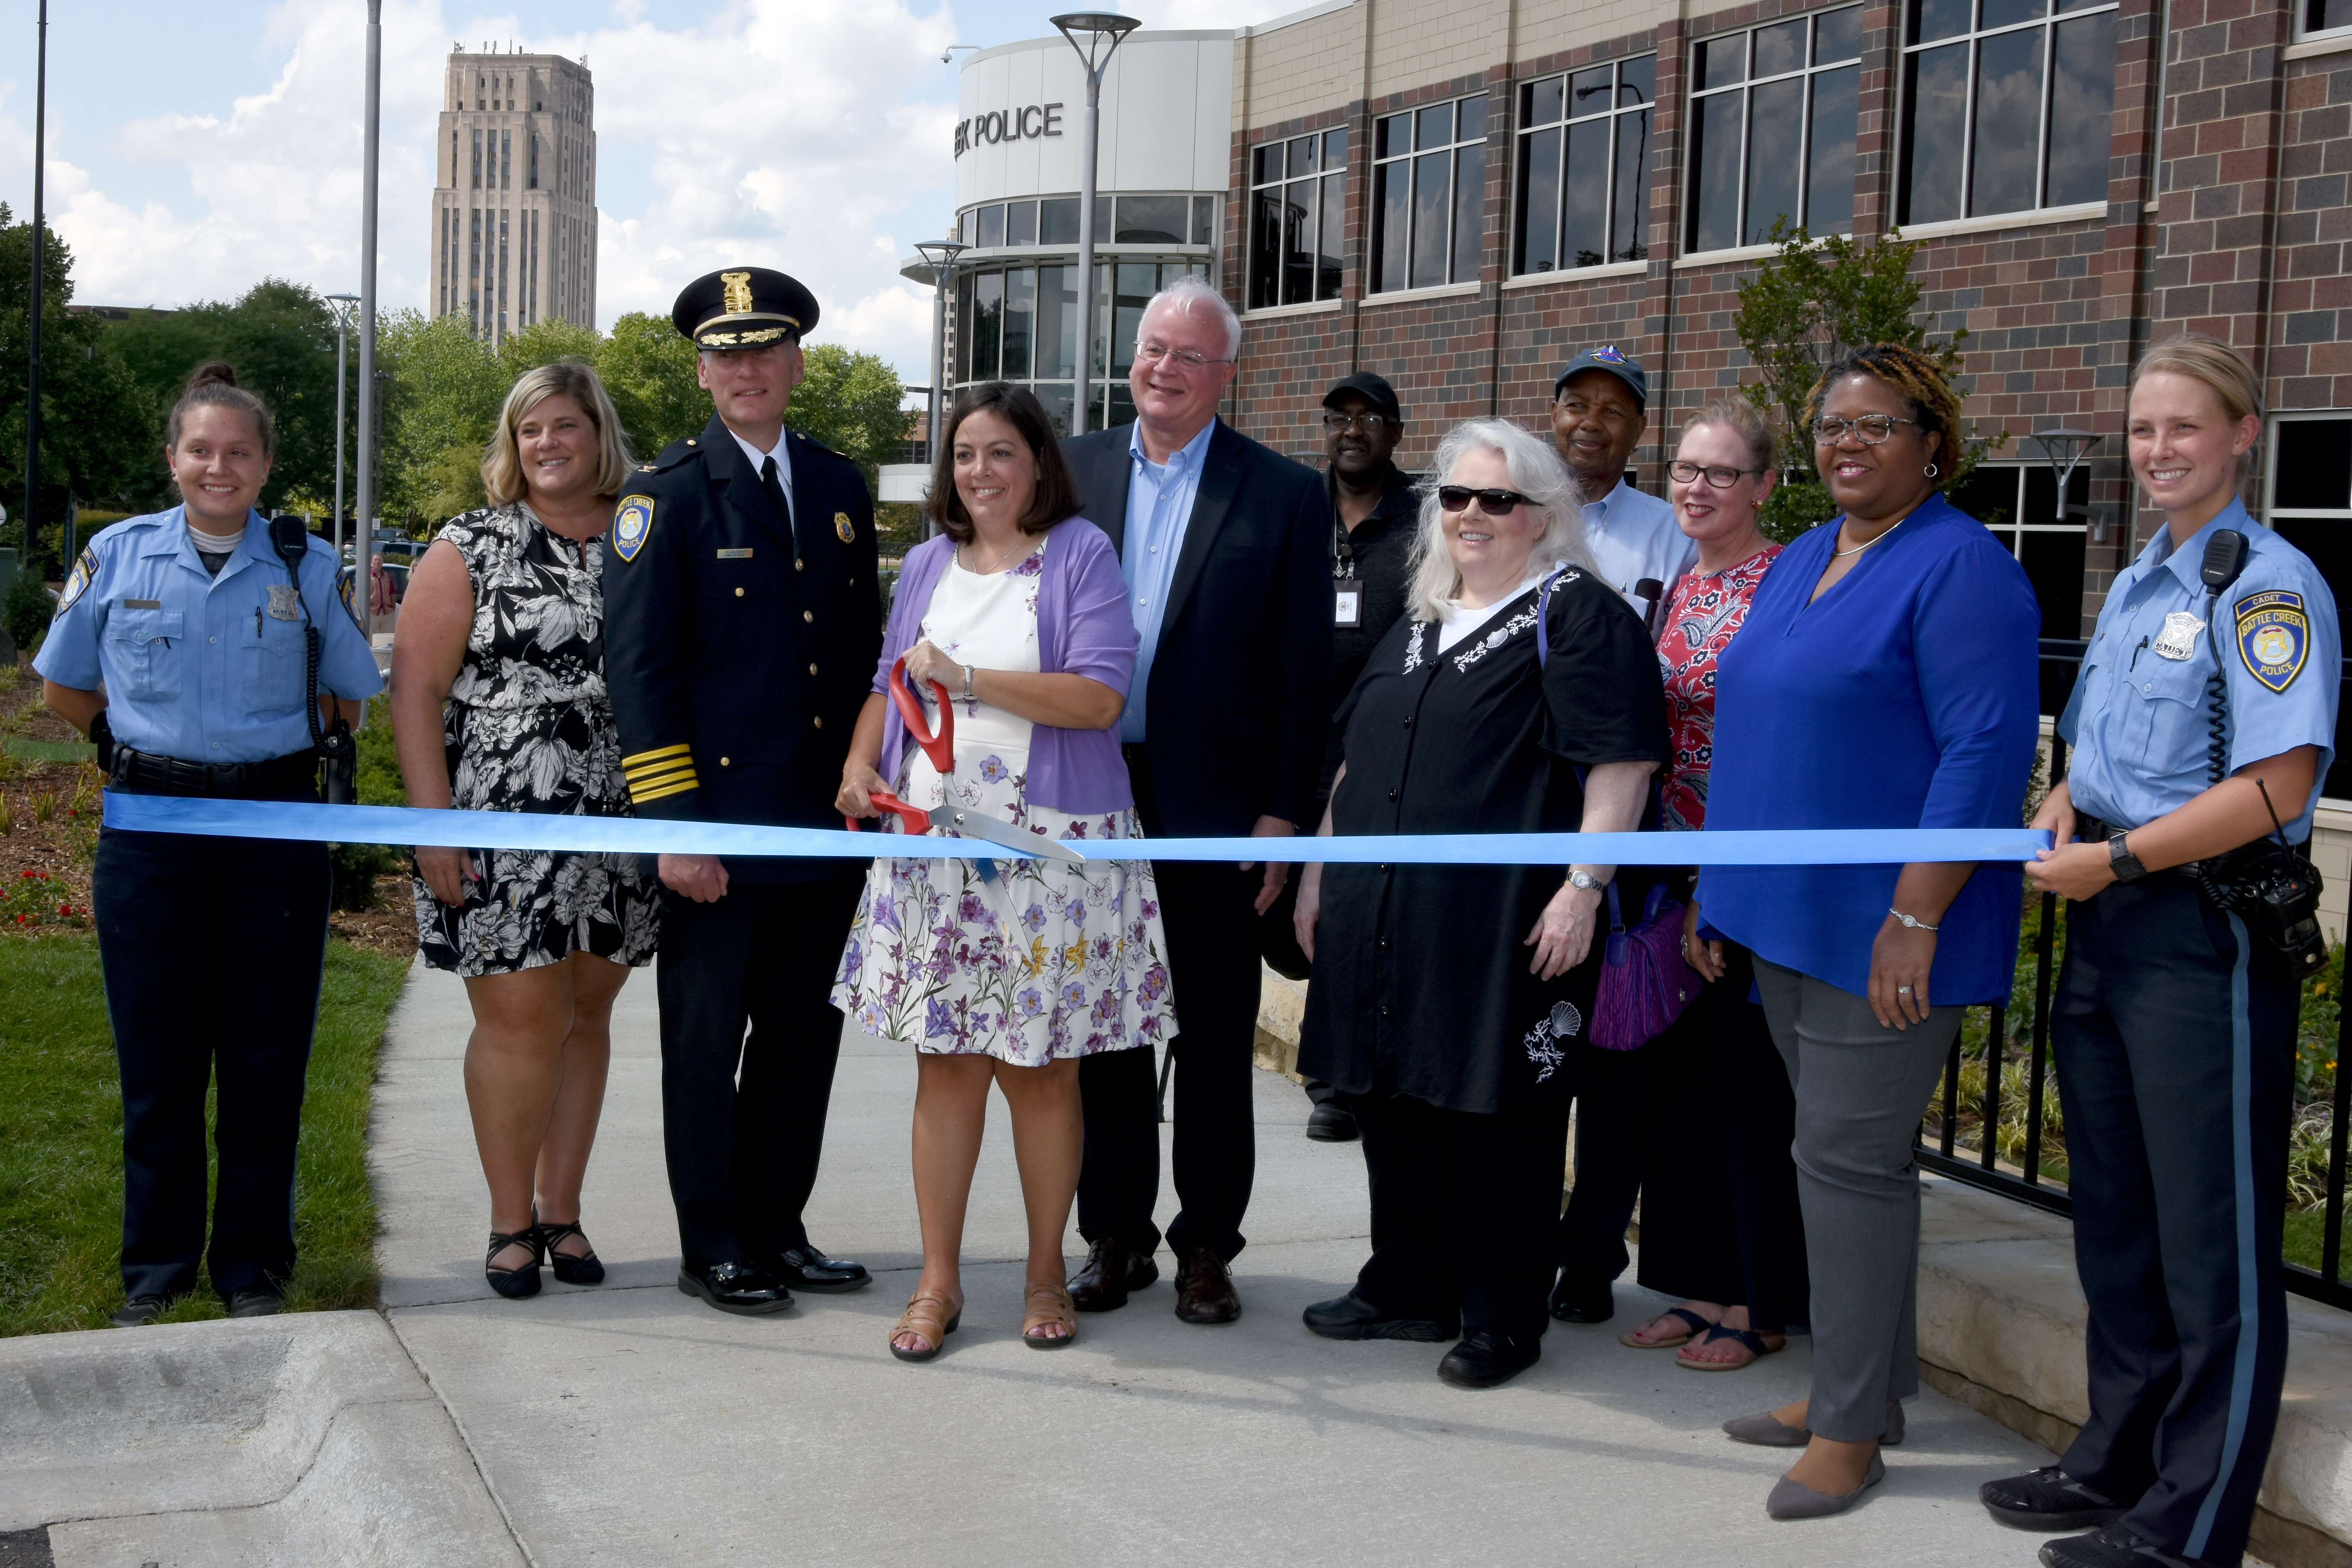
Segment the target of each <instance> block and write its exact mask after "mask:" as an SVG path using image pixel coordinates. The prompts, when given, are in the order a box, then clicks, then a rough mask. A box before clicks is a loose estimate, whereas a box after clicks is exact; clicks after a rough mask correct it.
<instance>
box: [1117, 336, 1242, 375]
mask: <svg viewBox="0 0 2352 1568" xmlns="http://www.w3.org/2000/svg"><path fill="white" fill-rule="evenodd" d="M1135 357H1136V358H1138V359H1139V360H1148V361H1150V363H1153V364H1157V363H1160V361H1161V360H1163V359H1172V360H1174V361H1175V362H1176V363H1178V364H1180V365H1181V366H1182V367H1183V368H1184V369H1186V370H1199V369H1201V368H1202V367H1203V366H1206V365H1213V364H1231V363H1234V362H1233V361H1231V360H1229V359H1211V358H1210V357H1209V356H1208V355H1207V354H1204V353H1202V352H1201V351H1200V350H1198V349H1177V348H1171V347H1169V346H1168V345H1167V344H1166V343H1138V344H1136V345H1135Z"/></svg>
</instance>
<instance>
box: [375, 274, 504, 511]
mask: <svg viewBox="0 0 2352 1568" xmlns="http://www.w3.org/2000/svg"><path fill="white" fill-rule="evenodd" d="M376 363H377V364H379V365H381V366H383V368H384V369H386V370H388V371H390V372H391V382H390V384H389V386H388V388H387V391H386V395H385V397H384V423H383V447H382V448H381V450H382V454H383V458H382V460H383V489H382V496H381V510H382V512H383V516H384V517H385V518H386V519H387V520H394V519H396V520H398V521H400V522H401V523H402V524H403V525H404V526H405V527H406V528H407V529H408V531H410V532H411V533H415V534H419V535H422V534H423V533H425V532H428V531H431V530H433V529H435V528H437V527H438V526H439V525H440V524H442V523H443V522H446V521H448V520H449V519H450V518H453V517H455V516H457V514H458V513H459V512H461V511H466V510H470V509H472V508H474V507H478V506H480V505H482V504H483V501H484V500H485V497H484V495H483V492H482V473H481V463H482V448H483V447H486V446H487V445H488V443H489V438H490V432H491V431H492V430H493V429H494V428H496V426H497V425H498V417H499V405H500V404H501V403H502V402H503V401H504V400H505V398H506V394H507V387H508V386H509V384H511V382H512V379H513V378H512V377H510V376H509V375H508V374H506V372H505V370H504V369H503V368H502V367H501V366H500V365H499V361H498V358H497V357H496V356H495V355H494V354H492V353H491V352H490V350H489V346H488V344H486V343H484V342H482V341H481V340H480V339H479V338H477V337H476V336H475V335H474V333H473V330H472V328H471V327H469V326H468V325H467V321H466V318H465V317H463V316H456V315H450V316H443V317H441V318H440V319H439V320H437V321H426V320H425V317H424V316H423V315H422V314H421V313H420V312H418V311H415V310H394V311H393V312H392V313H391V314H389V315H388V316H386V317H384V318H383V321H381V322H380V323H379V324H378V327H377V331H376Z"/></svg>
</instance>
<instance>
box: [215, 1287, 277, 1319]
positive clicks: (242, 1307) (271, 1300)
mask: <svg viewBox="0 0 2352 1568" xmlns="http://www.w3.org/2000/svg"><path fill="white" fill-rule="evenodd" d="M284 1310H286V1298H285V1297H283V1296H281V1295H279V1294H278V1292H277V1291H275V1290H272V1289H269V1288H268V1286H266V1285H265V1286H262V1287H259V1288H258V1289H251V1290H232V1291H230V1292H229V1298H228V1315H229V1316H230V1317H232V1318H274V1317H276V1316H277V1315H278V1313H280V1312H282V1311H284Z"/></svg>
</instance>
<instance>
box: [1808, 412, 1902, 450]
mask: <svg viewBox="0 0 2352 1568" xmlns="http://www.w3.org/2000/svg"><path fill="white" fill-rule="evenodd" d="M1918 423H1919V422H1918V421H1917V420H1916V419H1897V418H1896V417H1895V416H1894V415H1892V414H1865V415H1864V416H1862V417H1861V418H1859V419H1832V418H1829V417H1828V416H1823V417H1822V418H1819V419H1816V420H1814V421H1813V439H1814V440H1815V441H1817V442H1819V443H1821V445H1822V446H1824V447H1834V446H1836V445H1837V444H1838V443H1839V442H1840V441H1843V440H1844V439H1845V434H1846V432H1847V431H1849V430H1851V431H1853V433H1854V434H1855V435H1856V436H1858V437H1861V438H1862V444H1863V445H1864V446H1865V447H1875V446H1877V445H1878V444H1879V443H1880V442H1881V441H1884V440H1885V439H1886V438H1887V437H1889V436H1892V435H1894V434H1895V426H1897V425H1916V424H1918Z"/></svg>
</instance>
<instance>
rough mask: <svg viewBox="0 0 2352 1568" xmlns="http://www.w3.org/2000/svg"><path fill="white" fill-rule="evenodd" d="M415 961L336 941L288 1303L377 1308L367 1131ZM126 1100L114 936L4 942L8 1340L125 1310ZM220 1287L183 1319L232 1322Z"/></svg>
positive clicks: (314, 1063) (2, 1221) (190, 1301)
mask: <svg viewBox="0 0 2352 1568" xmlns="http://www.w3.org/2000/svg"><path fill="white" fill-rule="evenodd" d="M407 971H408V965H407V963H405V962H404V960H402V959H399V958H394V957H390V956H387V955H384V954H381V953H373V952H362V950H360V949H357V948H354V947H350V946H347V945H345V944H343V943H341V942H329V943H328V944H327V972H326V982H325V986H324V989H323V990H322V992H321V994H320V1009H319V1037H318V1043H317V1045H316V1046H315V1047H313V1049H312V1051H311V1053H310V1085H309V1089H308V1092H307V1094H306V1096H305V1098H304V1100H303V1103H302V1141H301V1144H300V1149H299V1159H298V1163H297V1167H296V1173H295V1182H294V1194H295V1203H294V1234H295V1238H296V1240H297V1242H298V1244H299V1247H300V1260H299V1263H298V1264H297V1265H296V1268H295V1272H294V1279H293V1282H292V1285H291V1287H290V1289H289V1292H288V1296H287V1304H288V1305H289V1307H291V1308H293V1309H295V1310H320V1309H323V1308H332V1307H359V1306H370V1305H373V1303H374V1300H375V1289H376V1271H375V1248H374V1242H375V1234H376V1215H375V1194H374V1193H373V1191H372V1190H371V1189H370V1187H369V1185H368V1175H367V1121H368V1101H369V1090H370V1087H371V1086H372V1085H373V1083H374V1081H375V1066H376V1047H377V1045H378V1044H379V1042H380V1041H381V1040H382V1039H383V1026H384V1020H385V1018H386V1017H388V1016H390V1015H391V1012H392V1005H393V1002H394V999H395V998H396V997H397V996H398V995H399V994H400V985H401V981H402V979H403V977H404V975H405V974H406V973H407ZM121 1225H122V1095H121V1085H120V1082H119V1080H118V1079H117V1077H116V1072H115V1064H114V1043H113V1037H112V1036H111V1034H110V1031H109V1030H108V1028H107V1024H106V999H105V993H104V990H103V988H102V984H101V982H100V975H99V964H98V939H97V937H96V936H95V935H92V934H89V933H87V932H58V933H55V934H48V935H43V936H37V937H11V938H5V939H0V1334H28V1333H46V1332H51V1331H57V1330H61V1329H95V1328H102V1327H103V1326H105V1323H106V1319H107V1314H109V1313H110V1312H111V1311H113V1310H114V1309H115V1308H116V1307H117V1306H119V1305H121V1300H122V1287H121V1275H120V1274H119V1272H118V1269H117V1263H118V1259H119V1255H120V1249H121ZM221 1310H222V1309H221V1303H220V1300H219V1298H218V1297H216V1296H215V1295H214V1294H213V1293H212V1290H211V1287H210V1285H209V1283H208V1282H207V1283H203V1284H200V1285H199V1287H198V1289H197V1290H196V1292H195V1293H194V1294H193V1295H191V1296H188V1297H186V1298H185V1299H184V1300H181V1301H179V1302H177V1303H175V1304H174V1305H173V1309H172V1310H171V1311H170V1312H168V1313H167V1314H165V1319H164V1321H167V1322H191V1321H195V1320H198V1319H203V1318H217V1317H219V1316H220V1315H221Z"/></svg>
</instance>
